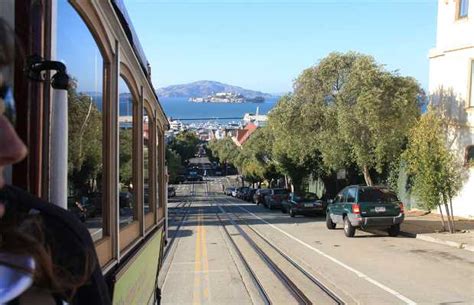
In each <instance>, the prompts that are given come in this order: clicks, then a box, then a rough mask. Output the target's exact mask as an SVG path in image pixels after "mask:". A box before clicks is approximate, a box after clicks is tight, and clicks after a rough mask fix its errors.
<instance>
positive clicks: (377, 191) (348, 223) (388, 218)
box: [326, 185, 405, 237]
mask: <svg viewBox="0 0 474 305" xmlns="http://www.w3.org/2000/svg"><path fill="white" fill-rule="evenodd" d="M404 218H405V214H404V210H403V203H402V202H400V200H398V198H397V195H395V193H394V192H393V191H391V190H390V189H389V188H386V187H378V186H358V185H353V186H348V187H346V188H344V189H343V190H342V191H340V192H339V194H337V196H336V199H335V200H333V201H332V200H331V201H330V202H329V205H328V207H327V210H326V226H327V228H328V229H330V230H332V229H334V228H335V227H336V225H337V224H342V225H343V226H344V233H345V235H346V236H347V237H353V236H354V234H355V231H356V229H358V228H359V229H366V228H382V229H386V230H387V231H388V234H389V235H390V236H397V235H398V234H399V233H400V224H401V223H402V222H403V220H404Z"/></svg>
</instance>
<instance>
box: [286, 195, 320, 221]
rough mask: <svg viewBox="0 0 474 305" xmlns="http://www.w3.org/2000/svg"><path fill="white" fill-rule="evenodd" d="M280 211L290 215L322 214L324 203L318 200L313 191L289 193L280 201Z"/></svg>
mask: <svg viewBox="0 0 474 305" xmlns="http://www.w3.org/2000/svg"><path fill="white" fill-rule="evenodd" d="M281 211H282V212H283V213H289V214H290V216H291V217H295V216H296V215H314V214H324V213H325V211H326V204H325V203H324V202H323V201H322V200H319V199H318V197H317V196H316V194H314V193H304V194H295V193H290V195H289V197H288V199H286V200H283V201H282V202H281Z"/></svg>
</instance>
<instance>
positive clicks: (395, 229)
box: [387, 224, 400, 237]
mask: <svg viewBox="0 0 474 305" xmlns="http://www.w3.org/2000/svg"><path fill="white" fill-rule="evenodd" d="M387 231H388V235H389V236H392V237H396V236H398V234H400V224H396V225H393V226H391V227H390V228H388V230H387Z"/></svg>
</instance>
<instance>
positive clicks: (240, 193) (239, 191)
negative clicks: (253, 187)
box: [235, 186, 250, 199]
mask: <svg viewBox="0 0 474 305" xmlns="http://www.w3.org/2000/svg"><path fill="white" fill-rule="evenodd" d="M249 189H250V188H249V187H248V186H242V187H239V188H237V191H236V193H235V197H237V198H239V199H244V195H245V193H246V192H247V191H248V190H249Z"/></svg>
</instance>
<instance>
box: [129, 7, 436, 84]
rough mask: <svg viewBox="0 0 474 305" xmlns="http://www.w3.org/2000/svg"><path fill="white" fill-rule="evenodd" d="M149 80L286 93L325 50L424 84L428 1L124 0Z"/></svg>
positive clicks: (430, 29) (429, 35)
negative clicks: (357, 55)
mask: <svg viewBox="0 0 474 305" xmlns="http://www.w3.org/2000/svg"><path fill="white" fill-rule="evenodd" d="M124 2H125V5H126V7H127V10H128V12H129V15H130V17H131V19H132V22H133V24H134V27H135V30H136V32H137V34H138V36H139V39H140V41H141V44H142V46H143V49H144V50H145V54H146V55H147V58H148V61H149V62H150V64H151V67H152V81H153V83H154V85H155V87H163V86H168V85H172V84H181V83H187V82H192V81H197V80H216V81H221V82H224V83H229V84H232V85H238V86H242V87H244V88H248V89H255V90H262V91H264V92H270V93H277V92H287V91H290V90H291V88H292V83H293V81H294V79H295V78H296V77H298V75H299V74H300V73H301V71H302V70H303V69H305V68H308V67H310V66H312V65H314V64H316V63H317V62H318V60H320V59H321V58H323V57H325V56H326V55H327V54H328V53H330V52H332V51H341V52H345V51H348V50H354V51H359V52H363V53H366V54H370V55H372V56H374V57H375V59H376V60H377V61H378V62H379V63H382V64H386V66H387V69H389V70H399V72H400V74H402V75H407V76H413V77H415V78H416V79H418V81H419V82H420V84H421V85H422V86H423V87H424V88H426V87H427V86H428V68H429V61H428V51H429V49H431V48H433V47H434V46H435V35H436V13H437V8H436V3H437V1H436V0H410V1H409V0H378V1H374V0H340V1H331V0H325V1H321V0H305V1H304V0H303V1H302V0H294V1H290V0H273V1H270V0H267V1H263V0H255V1H251V0H227V1H226V0H221V1H217V0H207V1H203V0H200V1H199V0H125V1H124Z"/></svg>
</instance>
